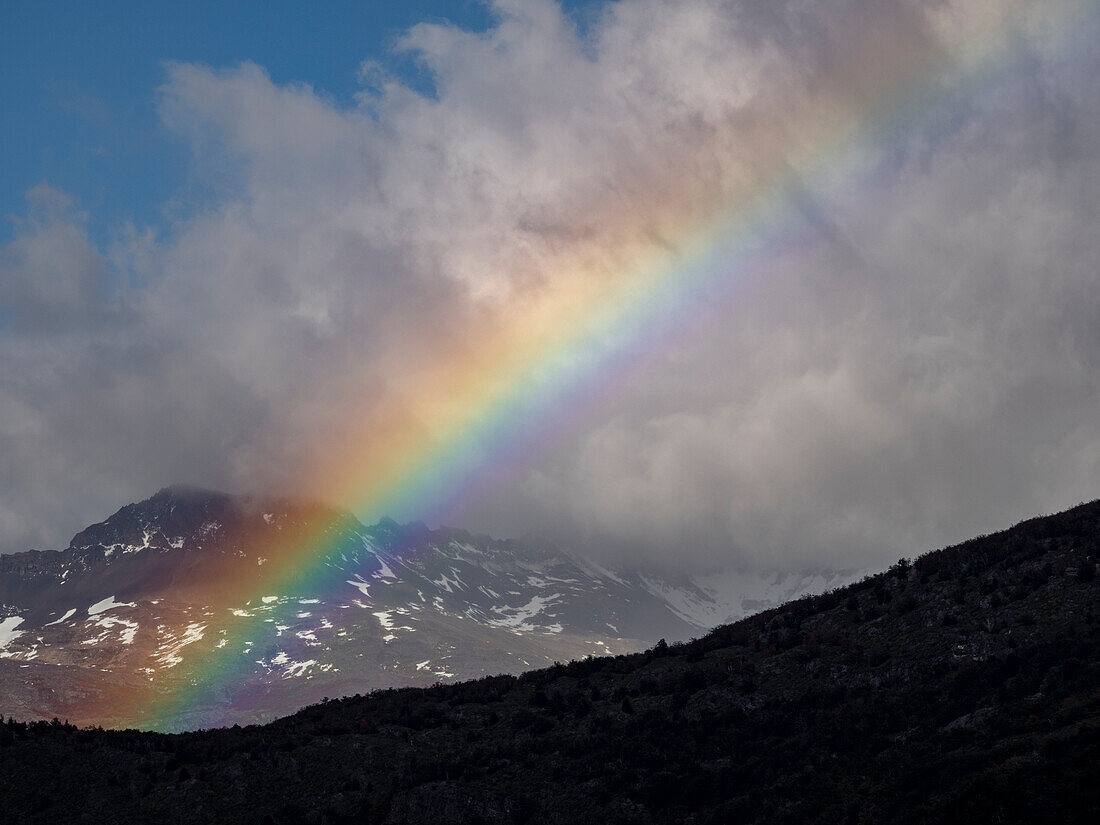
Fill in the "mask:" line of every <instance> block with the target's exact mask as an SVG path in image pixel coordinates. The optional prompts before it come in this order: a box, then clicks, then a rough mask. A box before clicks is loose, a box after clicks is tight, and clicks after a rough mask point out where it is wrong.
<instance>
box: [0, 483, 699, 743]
mask: <svg viewBox="0 0 1100 825" xmlns="http://www.w3.org/2000/svg"><path fill="white" fill-rule="evenodd" d="M314 545H315V546H314ZM685 595H686V596H687V597H689V598H690V599H691V600H694V602H693V603H699V604H702V603H703V602H705V601H706V600H707V599H708V598H709V596H708V594H707V593H706V592H704V591H701V590H699V589H697V588H694V587H691V586H690V585H687V586H686V589H685V586H682V585H678V586H673V585H671V584H669V583H668V582H665V581H658V580H656V579H655V578H654V577H653V576H641V575H640V574H637V573H631V572H625V571H609V570H604V569H603V568H600V567H597V566H595V565H591V564H588V563H586V562H584V561H582V560H580V559H578V558H575V557H573V556H572V555H570V554H568V553H566V552H563V551H561V550H558V549H554V548H548V547H542V546H536V545H533V544H528V543H522V542H517V541H498V540H494V539H491V538H489V537H487V536H475V535H471V534H469V533H466V532H464V531H459V530H449V529H440V530H430V529H428V528H427V527H425V526H424V525H418V524H410V525H399V524H397V523H395V522H393V521H390V520H383V521H382V522H380V523H378V524H376V525H373V526H370V527H367V526H364V525H363V524H361V523H359V522H358V521H357V520H356V519H355V518H354V517H352V516H351V515H350V514H348V513H345V512H340V511H336V510H332V509H329V508H325V507H321V506H317V505H307V504H302V503H298V502H289V501H277V500H260V499H248V498H241V497H234V496H229V495H226V494H222V493H216V492H211V491H206V490H199V489H194V488H187V487H170V488H166V489H164V490H161V491H160V492H158V493H157V494H156V495H154V496H152V497H151V498H149V499H147V500H145V501H142V502H139V503H136V504H130V505H127V506H125V507H123V508H122V509H120V510H119V511H118V512H117V513H115V514H114V515H112V516H111V517H110V518H108V519H107V520H105V521H103V522H101V523H99V524H95V525H92V526H90V527H88V528H87V529H85V530H82V531H81V532H80V533H78V534H77V535H76V536H75V537H74V538H73V540H72V542H71V543H70V545H69V547H68V548H66V549H65V550H61V551H39V550H32V551H29V552H26V553H18V554H13V555H7V556H0V714H5V715H14V716H16V717H19V718H52V717H55V716H56V717H59V718H62V719H69V720H71V721H73V722H74V723H78V724H100V725H104V726H120V725H122V726H125V725H133V726H137V727H147V726H150V725H155V726H157V727H169V728H193V727H198V726H208V725H218V724H232V723H234V722H241V723H248V722H255V721H261V720H265V719H269V718H273V717H275V716H279V715H283V714H286V713H289V712H291V711H293V710H295V709H297V708H298V707H300V706H302V705H304V704H307V703H309V702H314V701H317V700H319V699H320V698H322V697H324V696H339V695H345V694H352V693H361V692H366V691H368V690H371V689H374V688H380V687H397V686H407V685H427V684H432V683H435V682H449V681H457V680H461V679H466V678H471V677H476V676H482V675H485V674H492V673H501V672H512V673H515V672H522V671H526V670H530V669H533V668H536V667H541V666H545V665H548V664H551V663H553V662H554V661H568V660H571V659H577V658H583V657H585V656H588V655H600V654H607V653H621V652H627V651H631V650H637V649H641V648H642V647H644V646H645V645H646V644H648V643H652V642H653V641H654V640H656V639H657V638H658V637H668V638H687V637H688V636H691V635H697V634H698V632H699V631H700V629H701V628H702V624H700V623H699V622H698V620H695V621H693V619H692V616H691V615H688V614H685V612H684V611H683V609H682V605H683V603H684V598H685ZM212 663H213V664H212ZM211 673H216V674H218V675H217V676H211V675H210V674H211ZM180 691H192V692H197V693H198V694H199V695H201V699H199V700H195V701H191V702H188V703H187V711H186V712H183V711H180V712H179V713H178V714H177V715H176V716H173V717H171V718H168V719H166V718H164V717H163V716H158V717H156V718H153V717H152V716H151V715H150V710H149V708H152V707H155V706H160V705H163V704H164V703H165V701H167V699H169V698H170V697H171V696H172V695H173V694H174V693H178V692H180Z"/></svg>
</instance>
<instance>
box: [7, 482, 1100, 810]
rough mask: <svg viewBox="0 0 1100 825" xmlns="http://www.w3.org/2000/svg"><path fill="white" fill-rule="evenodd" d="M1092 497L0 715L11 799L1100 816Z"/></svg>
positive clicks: (94, 805)
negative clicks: (787, 583) (881, 561)
mask: <svg viewBox="0 0 1100 825" xmlns="http://www.w3.org/2000/svg"><path fill="white" fill-rule="evenodd" d="M1098 558H1100V502H1093V503H1091V504H1087V505H1082V506H1080V507H1077V508H1075V509H1073V510H1070V511H1068V512H1066V513H1063V514H1060V515H1057V516H1050V517H1045V518H1040V519H1034V520H1031V521H1028V522H1024V523H1022V524H1020V525H1017V526H1016V527H1014V528H1012V529H1010V530H1008V531H1006V532H1003V533H999V534H996V535H992V536H984V537H981V538H978V539H974V540H972V541H970V542H967V543H965V544H962V545H958V546H956V547H951V548H948V549H946V550H941V551H938V552H935V553H930V554H928V555H925V556H923V557H921V558H919V559H917V560H916V561H915V562H912V563H910V562H908V561H904V560H903V561H901V562H899V563H898V564H897V565H895V566H894V567H892V568H891V569H890V570H888V571H886V572H884V573H880V574H878V575H875V576H872V577H868V578H865V579H863V580H861V581H859V582H857V583H855V584H852V585H850V586H848V587H845V588H841V589H837V590H833V591H830V592H828V593H824V594H821V595H818V596H811V597H805V598H802V599H799V600H797V601H794V602H790V603H788V604H786V605H783V606H781V607H779V608H775V609H771V610H767V611H764V612H761V613H758V614H756V615H754V616H752V617H750V618H747V619H743V620H741V621H740V622H737V623H735V624H731V625H726V626H723V627H720V628H717V629H716V630H714V631H713V632H711V633H709V634H707V635H705V636H704V637H703V638H701V639H698V640H695V641H692V642H690V643H686V644H672V645H667V644H664V643H663V642H662V643H658V644H657V645H656V646H655V647H653V648H651V649H650V650H647V651H645V652H644V653H635V654H629V655H618V656H605V657H599V658H593V659H586V660H581V661H574V662H570V663H568V664H559V665H554V666H552V667H550V668H547V669H543V670H538V671H531V672H528V673H525V674H523V675H522V676H519V677H515V676H496V677H486V678H482V679H480V680H477V681H470V682H464V683H460V684H448V685H439V686H435V687H431V688H426V689H404V690H387V691H378V692H374V693H371V694H369V695H356V696H348V697H344V698H342V699H337V700H332V701H327V702H321V703H318V704H316V705H314V706H311V707H308V708H305V709H303V710H302V711H300V712H298V713H296V714H294V715H293V716H290V717H287V718H285V719H281V720H279V721H276V722H273V723H270V724H267V725H264V726H249V727H244V728H230V729H223V730H216V731H203V732H198V733H187V734H178V735H165V734H155V733H140V732H137V731H103V730H96V729H89V730H78V729H77V728H75V727H74V726H71V725H64V724H61V723H58V722H54V723H52V724H51V723H48V722H38V723H33V724H29V725H28V724H26V723H22V722H16V721H11V720H9V721H8V722H7V723H5V724H0V819H2V820H3V821H20V822H28V823H36V822H43V823H50V825H61V824H62V823H68V822H102V821H106V822H110V821H120V822H121V821H125V822H138V821H142V822H152V821H172V822H178V823H197V822H203V823H208V822H233V823H238V822H244V823H298V822H306V823H319V824H320V823H323V824H324V825H337V824H338V823H352V822H372V823H373V822H377V823H387V825H400V824H401V823H406V824H407V825H419V823H432V825H437V824H441V825H447V823H454V824H455V825H474V823H492V825H505V823H547V824H549V823H555V824H556V823H563V824H564V823H571V824H572V823H577V825H585V823H599V824H600V825H602V823H609V822H610V823H628V822H633V823H647V824H648V823H654V824H656V823H698V825H705V824H707V823H726V822H753V823H800V825H801V824H802V823H806V825H815V824H816V823H821V824H822V825H824V823H829V825H832V823H838V822H851V823H859V822H892V823H902V825H907V824H908V823H913V825H916V823H972V822H1000V823H1046V822H1058V823H1062V824H1063V825H1073V824H1075V823H1093V822H1096V821H1100V790H1098V789H1100V615H1098V611H1097V606H1098V605H1100V601H1098V597H1100V584H1098V581H1097V575H1096V573H1097V570H1096V567H1097V559H1098Z"/></svg>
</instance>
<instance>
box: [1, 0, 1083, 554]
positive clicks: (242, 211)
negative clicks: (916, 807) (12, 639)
mask: <svg viewBox="0 0 1100 825" xmlns="http://www.w3.org/2000/svg"><path fill="white" fill-rule="evenodd" d="M1080 8H1084V9H1085V11H1084V12H1081V11H1080ZM495 9H496V13H497V22H496V24H495V25H494V26H493V27H492V28H491V29H490V30H489V31H487V32H468V31H463V30H460V29H457V28H455V27H452V26H448V25H445V24H440V23H432V24H422V25H419V26H417V27H415V28H413V29H412V30H411V31H409V32H408V33H407V34H406V36H405V37H404V38H403V39H402V40H401V41H400V42H399V43H398V48H399V49H403V50H408V51H409V52H411V53H412V54H414V55H415V56H416V58H417V59H418V60H420V61H421V62H422V64H423V66H424V67H425V69H426V70H427V71H428V72H429V73H430V76H431V77H432V79H433V86H434V88H433V91H432V92H431V93H430V94H425V93H421V92H417V91H415V90H413V89H411V88H409V87H407V86H405V85H402V83H401V82H400V81H399V80H397V79H395V78H394V77H391V76H389V75H387V73H386V67H385V66H384V65H382V66H379V65H369V66H365V67H364V72H363V76H364V79H365V83H366V84H367V85H364V89H363V92H362V94H361V95H360V97H359V100H358V102H357V104H356V105H355V106H353V107H346V106H341V105H339V104H337V103H335V102H334V101H333V100H331V99H330V98H328V97H326V95H325V94H324V92H323V90H315V89H312V88H309V87H308V86H304V85H277V84H275V83H273V82H272V81H271V79H270V78H269V77H268V76H267V74H266V73H265V72H264V70H263V68H262V67H259V66H255V65H252V64H243V65H240V66H236V67H229V68H211V67H207V66H201V65H192V64H180V63H176V64H168V65H167V66H166V68H165V72H166V74H165V78H164V81H163V84H162V86H161V87H160V89H159V92H158V101H159V103H158V106H159V111H160V114H161V117H162V120H163V122H164V124H165V126H166V128H168V129H169V130H171V131H172V132H173V133H175V134H177V135H179V136H182V138H183V139H185V140H186V141H187V142H188V145H189V146H191V147H192V148H193V154H194V160H193V175H194V177H195V180H196V181H198V182H201V184H202V187H203V189H204V191H209V192H211V193H213V194H212V196H211V197H210V198H209V199H208V200H206V201H203V202H202V203H200V204H196V205H193V206H192V207H191V208H189V209H185V210H183V212H182V213H181V214H180V215H178V217H176V218H175V219H174V220H173V221H172V223H171V226H170V228H169V231H167V232H166V233H164V234H163V235H162V236H157V235H156V234H154V233H153V232H151V231H147V230H145V229H143V228H141V227H119V230H118V234H117V239H116V241H115V242H114V243H113V244H112V245H111V246H110V247H109V248H97V247H96V246H95V244H93V243H92V242H91V241H90V239H89V237H88V234H87V232H86V231H85V229H84V223H83V218H82V215H81V213H80V211H79V210H80V209H81V208H82V206H81V204H73V203H71V202H70V201H69V200H68V199H67V198H66V196H65V195H64V194H63V193H62V192H60V191H57V190H56V189H52V188H49V187H46V186H42V187H38V188H36V189H35V190H32V191H31V192H30V193H29V194H28V212H27V215H26V216H25V217H23V218H20V220H19V223H18V225H17V227H16V236H15V238H14V239H13V240H12V241H11V242H10V243H9V244H8V245H7V246H6V247H5V248H4V249H3V250H2V252H0V361H2V363H3V365H4V367H3V369H2V370H0V456H2V457H3V458H2V460H0V490H3V495H2V496H0V547H2V548H3V549H5V550H17V549H23V548H24V547H26V546H29V545H37V546H47V545H48V546H56V545H59V544H62V543H63V542H64V541H66V540H67V538H68V536H69V535H71V534H72V532H74V530H75V529H77V528H79V527H80V526H82V525H83V524H86V523H88V522H90V521H94V520H97V519H98V518H101V517H102V516H103V515H105V514H106V513H108V512H110V511H112V510H113V509H114V508H115V507H117V506H118V505H120V504H122V503H124V502H126V501H130V500H136V499H138V498H143V497H144V496H145V495H147V494H148V492H149V491H151V490H153V489H156V488H158V487H160V486H163V485H164V484H166V483H170V482H173V481H177V480H179V481H190V482H194V483H201V484H204V485H208V486H215V487H229V488H238V489H239V488H246V489H256V488H263V487H274V488H278V489H283V490H285V489H294V487H295V484H296V481H297V479H299V478H302V477H305V476H307V475H309V473H310V472H312V471H313V468H315V467H316V465H317V462H318V458H317V457H318V456H325V455H330V454H333V453H334V452H336V451H339V450H340V449H341V446H342V442H341V439H342V438H343V434H344V433H346V431H347V429H348V428H349V426H355V427H371V426H374V425H375V424H376V425H377V426H378V427H379V428H380V431H382V430H383V429H384V427H385V424H386V422H387V421H390V420H393V419H394V418H395V417H400V416H401V415H402V414H405V413H411V414H415V409H410V408H409V407H408V406H407V404H406V401H407V399H408V382H409V381H410V380H411V379H410V375H411V374H415V372H416V370H417V369H418V365H421V364H423V363H426V362H430V360H431V358H432V356H433V353H435V352H437V351H439V350H440V349H443V348H454V347H455V346H456V342H463V341H467V340H470V339H471V338H473V337H476V336H477V334H478V330H479V329H482V328H486V327H491V326H492V325H493V324H494V323H497V322H498V321H499V319H500V318H501V317H507V316H508V315H509V313H513V314H514V313H521V312H522V311H523V308H524V307H525V306H528V305H529V302H530V301H532V300H537V297H538V296H539V295H540V294H542V293H543V292H544V291H546V290H553V289H554V288H555V285H556V284H558V283H560V282H561V281H562V279H563V278H567V277H568V278H576V277H578V276H577V273H578V272H580V273H584V277H592V278H599V277H604V276H608V277H609V276H610V275H612V274H614V273H615V272H617V271H618V269H619V268H621V267H622V266H623V265H624V262H625V261H627V260H630V259H631V257H632V256H635V255H637V254H638V252H639V250H642V251H643V252H644V251H645V250H647V249H650V248H652V249H653V250H655V252H654V254H664V253H663V252H662V250H667V251H668V254H672V255H674V254H675V253H676V245H677V243H678V242H679V240H680V239H681V237H682V230H683V227H684V226H685V225H691V224H693V223H694V222H696V221H698V220H701V219H702V218H703V217H704V216H706V215H707V214H708V213H709V212H710V211H712V210H714V209H715V208H717V207H718V206H721V205H722V204H726V203H728V202H729V201H730V199H731V198H733V197H735V196H736V195H737V193H738V192H742V191H750V190H751V189H752V187H753V186H754V185H756V184H757V182H758V181H759V179H760V176H761V174H762V169H761V158H765V157H767V158H771V159H772V161H774V157H773V155H774V154H775V151H778V152H779V153H780V155H781V154H782V153H783V152H790V153H792V154H794V153H798V152H802V153H804V152H805V151H806V150H807V148H808V147H809V148H812V146H813V142H814V141H816V140H818V139H819V135H817V134H816V133H813V132H809V131H808V132H805V133H803V132H800V131H799V128H800V127H801V126H803V125H804V124H805V123H806V122H807V119H806V118H805V117H804V113H806V112H808V111H823V110H824V111H834V110H835V111H837V112H838V113H839V114H840V115H841V116H843V117H845V118H847V119H848V121H850V122H853V123H857V124H859V126H860V129H859V130H858V131H859V136H858V140H860V141H861V143H860V144H859V149H858V151H857V152H856V153H855V158H854V160H853V158H851V157H848V158H847V159H846V160H845V164H847V166H844V169H845V171H844V174H843V176H840V167H841V166H842V164H841V163H840V153H838V154H837V160H836V166H837V175H838V176H840V177H841V178H842V179H840V180H839V181H837V180H832V179H830V176H829V166H828V160H826V161H825V162H824V166H825V169H826V171H825V173H824V174H823V175H822V176H821V177H820V179H808V180H803V179H800V178H796V180H795V182H794V183H793V184H792V186H793V189H792V190H791V191H790V192H788V193H787V195H786V196H785V197H786V198H787V203H788V206H787V207H786V208H785V211H784V214H785V215H787V221H788V222H789V227H788V237H789V242H788V243H787V244H785V245H781V248H780V249H779V250H778V251H776V252H775V254H773V255H770V256H769V257H768V258H767V259H766V260H764V261H761V262H759V264H758V265H756V266H755V267H754V268H753V270H752V271H751V272H750V273H749V274H747V275H746V276H744V277H743V278H742V279H741V280H740V281H739V282H738V285H737V286H736V288H735V289H732V290H730V291H729V292H728V294H725V295H724V299H723V300H722V301H721V302H720V303H718V304H716V305H714V306H712V307H710V308H709V310H708V311H707V312H705V313H702V314H701V315H700V316H699V317H698V318H697V319H696V321H695V322H693V323H689V324H687V325H686V326H687V327H688V328H685V329H683V330H680V334H677V335H674V336H672V337H671V338H668V337H664V338H662V339H661V342H660V345H659V346H655V347H654V349H653V351H651V352H647V353H646V357H645V358H644V359H642V360H643V365H642V366H639V367H637V368H635V369H634V370H633V371H631V372H630V373H629V375H628V376H627V377H623V376H621V375H611V376H608V381H609V382H611V383H612V384H613V386H612V387H611V388H610V389H609V391H608V393H607V397H606V399H605V400H604V401H603V402H602V403H600V404H598V405H596V406H595V407H594V408H593V409H592V410H589V411H586V412H585V413H584V414H583V415H581V416H580V420H579V421H574V422H572V424H571V427H570V428H569V429H566V430H563V431H562V432H559V433H555V438H556V441H555V442H554V444H553V448H552V449H550V450H547V451H545V452H543V453H541V454H540V455H539V457H538V458H537V460H536V461H534V462H533V463H531V464H527V465H522V466H519V467H518V468H517V469H515V470H513V471H512V475H510V476H508V478H507V479H506V483H502V484H497V485H491V486H490V487H489V488H488V489H487V491H486V493H485V494H484V495H483V496H482V497H481V498H480V499H479V500H478V501H476V502H474V503H473V504H472V505H471V506H470V507H469V508H468V509H466V510H464V511H463V512H461V513H456V514H454V518H455V520H461V522H462V523H463V526H469V527H472V528H477V529H489V530H493V531H496V532H499V533H504V534H516V533H525V532H537V533H541V534H546V535H549V536H551V537H552V538H555V539H558V540H560V541H563V542H566V543H569V544H572V545H574V546H578V547H580V548H582V549H585V550H588V551H590V552H593V553H595V554H597V555H600V554H603V555H613V556H617V557H620V558H621V557H623V556H627V557H631V556H635V557H638V558H644V559H646V560H649V561H654V560H656V561H659V562H660V561H663V562H664V563H666V564H676V565H681V566H697V567H706V566H712V565H717V564H734V565H738V566H741V567H746V568H753V569H773V568H774V569H789V568H803V569H805V568H811V567H848V568H850V567H856V566H861V565H864V564H879V563H882V562H884V561H889V560H891V559H896V558H897V557H898V556H900V555H903V554H910V553H913V552H917V551H920V550H922V549H926V548H929V547H930V546H932V545H935V544H940V543H944V542H946V541H950V540H954V539H961V538H964V537H966V536H969V535H971V534H973V533H976V532H982V531H984V530H986V529H989V528H992V527H995V526H999V525H1001V524H1003V523H1004V522H1006V521H1011V520H1012V519H1014V518H1019V517H1023V516H1025V515H1030V514H1033V513H1035V512H1037V511H1051V510H1055V509H1058V508H1059V507H1061V506H1064V505H1069V504H1072V503H1074V502H1076V501H1077V500H1079V499H1083V498H1090V497H1093V496H1095V495H1097V494H1100V418H1097V416H1096V415H1095V410H1096V409H1097V408H1098V402H1100V397H1098V396H1100V369H1098V368H1100V363H1098V361H1100V336H1098V335H1097V330H1098V329H1100V298H1098V297H1097V290H1096V288H1095V287H1096V284H1097V274H1096V265H1095V262H1096V261H1097V260H1100V254H1098V253H1100V248H1098V247H1100V240H1098V239H1097V237H1096V232H1095V226H1096V223H1097V213H1098V203H1097V200H1098V198H1100V195H1098V194H1097V189H1096V186H1095V181H1096V180H1097V171H1098V159H1100V158H1098V150H1100V134H1098V132H1097V124H1098V123H1100V117H1098V115H1100V100H1098V94H1100V92H1098V91H1097V88H1096V84H1095V83H1094V82H1092V81H1093V78H1094V77H1095V76H1096V74H1097V69H1098V68H1100V66H1098V65H1097V63H1098V57H1097V55H1096V53H1095V50H1094V49H1090V48H1088V47H1087V44H1088V43H1089V42H1090V37H1091V36H1092V35H1095V34H1096V33H1097V15H1096V13H1095V9H1094V7H1093V6H1091V5H1089V4H1081V3H1073V2H1065V3H1063V2H1055V3H1050V4H1043V8H1042V9H1030V8H1029V5H1028V4H1020V3H1010V2H995V0H990V2H982V3H974V2H959V3H949V2H900V1H899V2H891V3H881V2H870V1H869V0H830V2H827V3H817V4H810V5H806V4H803V3H798V2H781V3H757V2H752V1H751V0H741V2H712V1H711V0H691V1H690V2H674V3H666V2H658V0H623V1H622V2H619V3H614V4H609V5H607V6H606V7H604V8H603V9H602V12H601V13H600V14H599V15H597V16H595V17H593V18H592V19H590V20H588V21H587V22H586V25H585V26H584V28H583V30H582V29H578V26H577V24H576V22H575V21H574V20H573V19H571V18H570V17H568V16H567V15H565V14H563V12H562V11H561V10H560V9H559V8H558V6H557V5H555V4H554V3H552V2H543V1H542V0H540V2H522V3H520V2H497V3H496V4H495ZM1066 9H1070V10H1071V11H1066ZM1070 13H1073V14H1075V15H1076V16H1075V17H1074V20H1075V21H1076V22H1075V23H1074V25H1073V26H1070V27H1064V29H1066V30H1062V29H1059V27H1058V26H1057V23H1056V21H1058V20H1061V19H1063V18H1065V17H1066V16H1068V15H1069V14H1070ZM1051 21H1055V22H1051ZM994 24H996V25H994ZM1002 24H1003V26H1002ZM1001 27H1003V28H1007V29H1008V31H1009V33H1008V34H1007V35H1005V37H1004V39H1005V40H1006V41H1007V42H1009V43H1010V45H1009V46H1006V47H1004V53H1003V55H1000V56H998V57H997V58H995V59H992V60H989V61H987V64H986V65H985V66H984V68H983V69H982V70H980V71H976V72H973V73H972V75H973V76H972V77H971V79H969V80H967V81H966V82H965V83H961V84H960V83H952V82H951V78H952V76H953V73H957V72H961V71H962V68H961V67H958V66H955V65H952V62H953V61H955V62H964V61H965V60H966V59H969V58H971V57H973V56H974V55H975V54H976V53H977V52H978V51H980V49H981V48H983V47H984V44H983V43H981V42H971V41H970V40H967V38H969V37H972V36H973V34H974V33H984V32H988V31H990V30H991V29H993V28H1001ZM868 44H871V45H872V46H874V48H872V47H871V46H869V45H868ZM878 44H880V45H878ZM960 44H961V45H960ZM903 45H905V46H910V47H912V48H914V49H918V50H920V52H921V53H922V54H928V55H935V56H942V60H941V61H940V63H942V65H940V64H937V65H936V67H935V69H934V70H925V71H926V76H924V77H923V79H922V81H921V83H922V84H923V87H922V88H924V90H925V91H924V93H923V94H920V95H913V96H912V102H911V103H910V104H907V105H905V106H902V107H900V109H901V110H900V111H898V112H896V113H895V114H894V115H893V116H892V117H891V118H886V119H884V120H881V121H876V122H875V123H873V124H864V123H862V122H861V115H862V113H861V110H860V104H861V103H862V102H864V101H866V100H867V98H868V95H869V94H870V92H869V91H868V89H873V86H874V81H875V78H876V77H877V76H878V74H879V73H881V71H882V66H883V65H885V64H886V63H888V62H889V61H890V60H891V59H893V58H894V57H895V55H894V52H896V50H897V49H898V48H900V47H901V46H903ZM853 56H858V58H859V59H856V58H855V57H853ZM933 62H935V61H933ZM927 71H931V74H927ZM814 122H817V121H814ZM867 127H873V128H867ZM856 139H857V138H855V137H853V140H856ZM781 159H782V158H780V160H781ZM853 162H854V164H855V166H856V168H855V169H854V170H853V169H849V168H848V166H850V165H851V164H852V163H853ZM849 181H850V183H849ZM336 503H341V504H343V503H347V502H336ZM395 515H397V516H399V517H415V516H416V514H415V513H399V514H395Z"/></svg>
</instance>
